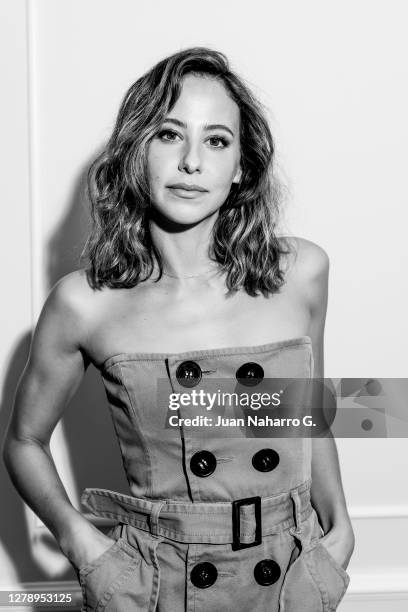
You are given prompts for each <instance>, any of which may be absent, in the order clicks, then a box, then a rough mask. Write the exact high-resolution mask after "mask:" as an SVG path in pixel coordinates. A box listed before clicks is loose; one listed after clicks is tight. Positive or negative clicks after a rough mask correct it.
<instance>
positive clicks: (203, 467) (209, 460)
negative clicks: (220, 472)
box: [190, 450, 217, 478]
mask: <svg viewBox="0 0 408 612" xmlns="http://www.w3.org/2000/svg"><path fill="white" fill-rule="evenodd" d="M216 467H217V459H216V458H215V456H214V455H213V454H212V453H210V451H206V450H202V451H198V453H194V455H193V456H192V457H191V459H190V469H191V471H192V472H193V474H195V475H196V476H200V477H201V478H204V477H205V476H209V475H210V474H212V473H213V472H214V470H215V468H216Z"/></svg>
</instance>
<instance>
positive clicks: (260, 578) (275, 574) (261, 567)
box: [254, 559, 281, 586]
mask: <svg viewBox="0 0 408 612" xmlns="http://www.w3.org/2000/svg"><path fill="white" fill-rule="evenodd" d="M280 575H281V570H280V567H279V565H278V564H277V563H276V561H274V560H273V559H262V561H259V563H257V564H256V565H255V567H254V576H255V580H256V581H257V583H258V584H262V586H269V585H270V584H273V583H274V582H276V581H277V580H279V577H280Z"/></svg>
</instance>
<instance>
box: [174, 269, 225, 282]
mask: <svg viewBox="0 0 408 612" xmlns="http://www.w3.org/2000/svg"><path fill="white" fill-rule="evenodd" d="M218 272H219V270H216V271H215V272H214V273H213V274H210V275H205V274H191V275H188V276H175V275H174V274H169V273H168V272H163V276H169V277H170V278H176V279H178V280H184V279H186V278H211V277H212V276H215V275H216V274H217V273H218Z"/></svg>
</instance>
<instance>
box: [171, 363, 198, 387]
mask: <svg viewBox="0 0 408 612" xmlns="http://www.w3.org/2000/svg"><path fill="white" fill-rule="evenodd" d="M201 377H202V372H201V368H200V366H199V365H198V363H196V362H195V361H183V362H182V363H180V365H179V367H178V368H177V370H176V378H177V380H178V382H179V383H180V385H182V386H183V387H195V386H196V385H198V383H199V382H200V380H201Z"/></svg>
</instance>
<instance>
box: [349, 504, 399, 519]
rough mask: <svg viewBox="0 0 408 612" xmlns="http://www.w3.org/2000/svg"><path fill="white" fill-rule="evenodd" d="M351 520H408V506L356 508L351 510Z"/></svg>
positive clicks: (389, 505)
mask: <svg viewBox="0 0 408 612" xmlns="http://www.w3.org/2000/svg"><path fill="white" fill-rule="evenodd" d="M349 514H350V518H351V519H352V520H365V519H393V518H403V519H405V518H408V506H405V505H404V506H403V505H401V504H399V505H398V504H395V505H391V504H388V505H386V506H385V505H371V506H368V505H367V506H354V507H350V508H349Z"/></svg>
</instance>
